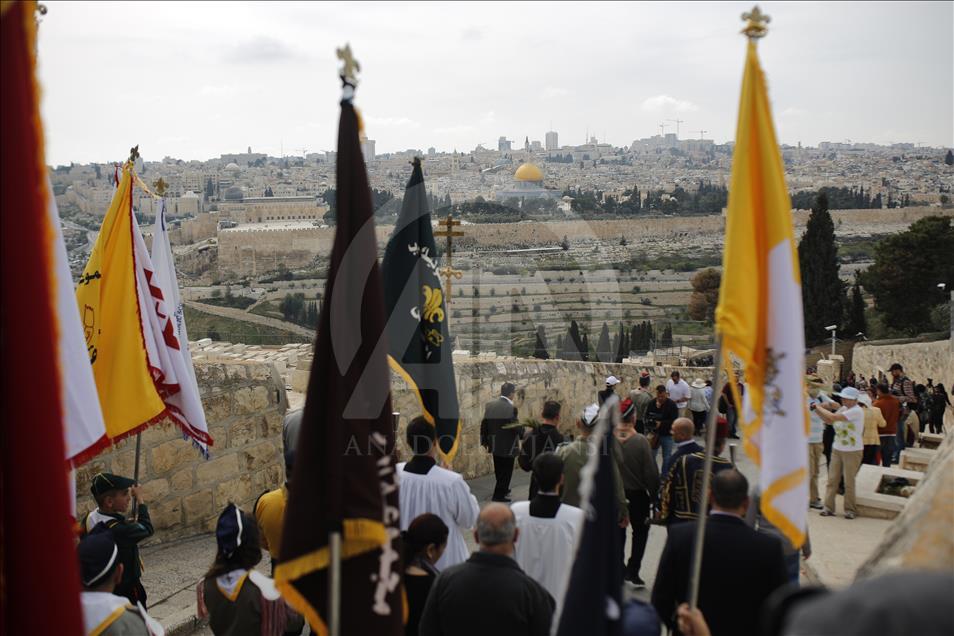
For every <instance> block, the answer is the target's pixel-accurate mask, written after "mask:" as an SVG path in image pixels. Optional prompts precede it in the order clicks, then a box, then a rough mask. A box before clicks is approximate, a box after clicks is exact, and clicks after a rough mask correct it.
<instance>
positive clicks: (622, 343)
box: [613, 323, 629, 364]
mask: <svg viewBox="0 0 954 636" xmlns="http://www.w3.org/2000/svg"><path fill="white" fill-rule="evenodd" d="M616 341H617V344H616V346H615V347H613V350H614V351H615V352H616V359H615V360H614V362H616V364H622V362H623V358H625V357H626V356H627V355H629V339H628V336H627V332H626V329H624V328H623V323H619V334H618V335H617V336H616Z"/></svg>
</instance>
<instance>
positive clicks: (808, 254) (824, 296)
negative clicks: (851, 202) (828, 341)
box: [798, 194, 845, 344]
mask: <svg viewBox="0 0 954 636" xmlns="http://www.w3.org/2000/svg"><path fill="white" fill-rule="evenodd" d="M798 260H799V266H800V268H801V273H802V309H803V312H804V316H805V341H806V342H807V343H808V344H816V343H818V342H821V341H822V340H824V339H825V336H826V335H827V333H828V332H827V331H826V330H825V327H826V326H827V325H837V324H839V323H840V322H841V317H842V303H843V299H844V295H845V292H844V285H843V284H842V282H841V278H839V276H838V248H837V247H836V246H835V224H834V223H833V222H832V220H831V214H830V213H829V212H828V197H827V196H826V195H825V194H820V195H819V196H818V199H817V200H816V202H815V205H814V206H813V207H812V213H811V216H809V217H808V225H807V226H806V228H805V234H804V235H802V238H801V240H800V241H799V242H798Z"/></svg>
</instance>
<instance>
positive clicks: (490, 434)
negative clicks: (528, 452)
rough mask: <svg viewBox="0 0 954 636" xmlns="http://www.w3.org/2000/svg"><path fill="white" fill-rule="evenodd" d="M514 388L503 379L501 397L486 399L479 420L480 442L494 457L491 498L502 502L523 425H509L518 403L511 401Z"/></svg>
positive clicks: (507, 494) (506, 499)
mask: <svg viewBox="0 0 954 636" xmlns="http://www.w3.org/2000/svg"><path fill="white" fill-rule="evenodd" d="M515 391H516V387H515V386H514V385H513V384H511V383H510V382H504V383H503V386H501V387H500V397H499V398H497V399H496V400H491V401H490V402H488V403H487V405H486V406H485V407H484V419H483V420H481V422H480V444H481V446H483V447H484V448H486V449H487V450H488V451H489V452H490V453H491V454H492V455H493V457H494V475H495V476H496V478H497V484H496V486H495V487H494V494H493V497H492V499H493V500H494V501H501V502H504V503H510V478H511V477H513V460H514V459H515V458H516V457H517V455H518V453H519V452H520V437H521V432H522V427H519V426H514V427H509V426H510V425H511V424H513V423H514V422H516V421H517V407H516V406H514V404H513V394H514V392H515ZM508 427H509V428H508Z"/></svg>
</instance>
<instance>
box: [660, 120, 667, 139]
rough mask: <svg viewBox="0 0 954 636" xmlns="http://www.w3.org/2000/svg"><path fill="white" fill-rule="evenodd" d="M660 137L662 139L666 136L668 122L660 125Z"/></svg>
mask: <svg viewBox="0 0 954 636" xmlns="http://www.w3.org/2000/svg"><path fill="white" fill-rule="evenodd" d="M659 136H660V137H665V136H666V122H662V123H660V124H659Z"/></svg>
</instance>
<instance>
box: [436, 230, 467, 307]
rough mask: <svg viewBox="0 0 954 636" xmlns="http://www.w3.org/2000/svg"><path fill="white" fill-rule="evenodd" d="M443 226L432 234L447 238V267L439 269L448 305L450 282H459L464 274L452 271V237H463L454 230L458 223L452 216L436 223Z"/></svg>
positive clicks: (456, 270)
mask: <svg viewBox="0 0 954 636" xmlns="http://www.w3.org/2000/svg"><path fill="white" fill-rule="evenodd" d="M441 225H443V226H444V229H441V230H438V231H436V232H434V236H440V237H446V238H447V265H445V266H444V267H441V268H440V270H439V271H440V274H441V276H443V277H444V291H445V294H444V297H445V298H446V299H447V302H448V303H450V300H451V281H452V280H453V279H455V278H456V279H457V280H460V279H461V277H463V275H464V272H462V271H460V270H458V269H454V264H453V258H454V237H455V236H463V235H464V233H463V232H461V231H460V230H455V229H454V228H455V227H456V226H459V225H460V221H458V220H457V219H455V218H454V215H453V214H448V215H447V218H445V219H444V220H443V221H442V222H439V223H438V226H441Z"/></svg>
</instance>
